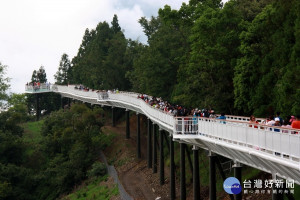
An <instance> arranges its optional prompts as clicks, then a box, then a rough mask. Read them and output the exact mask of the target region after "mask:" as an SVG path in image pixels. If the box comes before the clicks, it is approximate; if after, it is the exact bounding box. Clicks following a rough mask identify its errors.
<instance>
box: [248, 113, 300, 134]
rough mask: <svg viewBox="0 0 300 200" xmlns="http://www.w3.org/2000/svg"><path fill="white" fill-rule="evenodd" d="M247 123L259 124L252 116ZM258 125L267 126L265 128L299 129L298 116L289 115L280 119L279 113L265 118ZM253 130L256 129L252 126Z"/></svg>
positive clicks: (299, 119)
mask: <svg viewBox="0 0 300 200" xmlns="http://www.w3.org/2000/svg"><path fill="white" fill-rule="evenodd" d="M249 123H252V124H259V122H258V121H257V120H256V118H255V117H254V115H251V116H250V121H249ZM260 124H263V125H267V126H277V127H283V128H295V129H300V115H297V116H294V115H291V116H288V117H287V118H286V119H283V118H282V117H280V112H277V113H276V116H273V115H271V116H269V117H267V118H266V120H264V121H262V122H261V123H260ZM254 128H256V127H255V126H254ZM277 130H279V129H277Z"/></svg>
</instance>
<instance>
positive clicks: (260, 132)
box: [174, 117, 300, 161]
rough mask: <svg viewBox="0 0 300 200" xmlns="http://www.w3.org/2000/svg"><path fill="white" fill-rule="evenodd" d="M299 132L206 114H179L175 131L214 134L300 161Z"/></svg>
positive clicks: (191, 133)
mask: <svg viewBox="0 0 300 200" xmlns="http://www.w3.org/2000/svg"><path fill="white" fill-rule="evenodd" d="M299 132H300V130H298V129H291V128H283V127H276V126H267V125H263V124H253V123H249V122H248V123H247V122H241V121H234V120H222V119H212V118H203V117H176V120H175V127H174V134H181V135H191V136H193V135H198V136H204V137H210V138H214V139H217V140H222V141H224V142H226V143H229V144H235V145H239V146H241V147H250V148H254V149H256V150H258V151H264V152H269V153H271V154H274V155H275V154H276V155H280V156H282V157H283V156H288V157H289V159H294V160H298V161H299V160H300V134H298V133H299ZM277 152H280V154H279V153H278V154H277Z"/></svg>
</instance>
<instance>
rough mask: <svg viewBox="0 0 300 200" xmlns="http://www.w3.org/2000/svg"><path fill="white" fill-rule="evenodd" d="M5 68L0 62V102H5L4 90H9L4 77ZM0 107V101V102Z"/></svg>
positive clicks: (7, 79) (7, 82)
mask: <svg viewBox="0 0 300 200" xmlns="http://www.w3.org/2000/svg"><path fill="white" fill-rule="evenodd" d="M6 68H7V66H6V65H2V63H1V62H0V100H5V99H6V98H7V94H6V93H5V92H6V90H7V89H8V88H9V86H10V85H9V80H10V79H9V78H7V77H5V71H6ZM0 106H1V101H0Z"/></svg>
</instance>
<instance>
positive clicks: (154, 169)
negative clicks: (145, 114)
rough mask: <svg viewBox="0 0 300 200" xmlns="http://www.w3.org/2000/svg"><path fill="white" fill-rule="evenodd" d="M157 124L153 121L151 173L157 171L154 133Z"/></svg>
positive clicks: (155, 137)
mask: <svg viewBox="0 0 300 200" xmlns="http://www.w3.org/2000/svg"><path fill="white" fill-rule="evenodd" d="M156 127H157V125H156V124H154V123H153V147H152V148H153V168H152V169H153V170H152V171H153V173H157V147H156V143H157V134H156Z"/></svg>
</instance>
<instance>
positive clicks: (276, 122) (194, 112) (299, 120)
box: [74, 84, 300, 129]
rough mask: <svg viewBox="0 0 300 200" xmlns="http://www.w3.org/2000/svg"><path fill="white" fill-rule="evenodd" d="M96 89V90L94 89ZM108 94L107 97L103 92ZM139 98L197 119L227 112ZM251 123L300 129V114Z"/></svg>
mask: <svg viewBox="0 0 300 200" xmlns="http://www.w3.org/2000/svg"><path fill="white" fill-rule="evenodd" d="M74 88H75V89H78V90H82V91H89V90H90V89H89V88H88V87H84V86H83V85H81V84H80V85H79V86H77V85H76V86H75V87H74ZM92 91H94V90H92ZM97 93H99V94H102V95H100V96H101V97H102V99H105V98H108V94H109V93H119V90H118V89H114V90H107V91H106V90H105V91H103V90H101V91H99V90H98V91H97ZM104 93H105V94H106V95H105V97H104V96H103V94H104ZM137 98H138V99H142V100H143V101H145V102H146V103H147V104H149V105H150V106H151V107H153V108H156V109H159V110H161V111H163V112H165V113H169V114H171V115H173V116H174V117H185V116H190V117H193V119H196V118H197V117H206V118H215V119H220V120H222V122H223V123H225V121H223V120H226V116H225V113H221V115H219V116H218V117H217V115H216V114H215V111H214V109H212V108H211V109H205V108H203V109H198V108H193V109H189V108H186V107H184V106H182V105H172V104H170V103H169V102H168V101H164V100H163V99H162V98H161V97H159V98H158V97H152V96H149V95H147V94H139V95H138V97H137ZM249 123H250V125H249V126H251V127H252V125H251V124H261V125H268V126H279V127H284V128H295V129H300V115H299V116H296V117H295V116H293V115H292V116H289V117H288V118H287V119H285V120H283V119H282V118H281V117H280V113H279V112H277V113H276V116H269V117H267V118H266V120H263V121H261V122H259V121H257V120H256V118H255V117H254V115H251V116H250V120H249ZM253 126H254V128H257V126H255V125H253Z"/></svg>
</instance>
